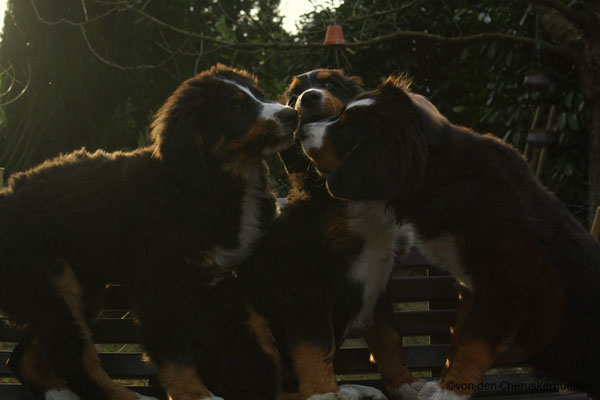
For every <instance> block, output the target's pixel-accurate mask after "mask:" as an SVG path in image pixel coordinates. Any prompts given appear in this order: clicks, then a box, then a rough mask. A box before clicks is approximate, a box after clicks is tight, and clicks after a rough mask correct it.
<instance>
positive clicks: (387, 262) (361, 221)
mask: <svg viewBox="0 0 600 400" xmlns="http://www.w3.org/2000/svg"><path fill="white" fill-rule="evenodd" d="M348 210H349V212H350V216H351V217H350V219H349V222H348V227H349V228H350V229H351V230H352V231H354V232H356V233H358V234H359V235H360V236H361V237H362V238H363V239H364V240H365V242H364V245H363V247H362V249H361V252H360V254H359V256H358V258H357V259H356V260H355V261H354V262H353V263H352V265H351V267H350V279H351V280H353V281H355V282H358V283H360V285H361V286H362V288H363V294H362V303H363V305H362V308H361V310H360V312H359V314H358V315H357V316H356V318H355V319H354V321H353V322H352V323H351V324H350V325H349V326H348V329H347V332H346V333H349V332H350V331H351V330H354V329H356V328H364V327H366V325H367V324H368V323H369V317H370V316H371V313H372V312H373V307H374V306H375V303H376V302H377V299H378V298H379V296H380V294H381V293H382V292H383V291H384V290H385V287H386V285H387V282H388V281H389V279H390V276H391V273H392V269H393V268H394V263H395V257H396V252H397V250H398V249H397V245H398V243H399V238H400V236H401V235H405V234H407V232H405V231H404V229H402V228H401V227H398V225H397V223H396V219H395V216H394V214H393V211H392V210H391V209H386V205H385V204H384V203H383V202H352V203H350V204H349V205H348Z"/></svg>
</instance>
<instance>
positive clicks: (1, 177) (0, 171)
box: [0, 167, 4, 189]
mask: <svg viewBox="0 0 600 400" xmlns="http://www.w3.org/2000/svg"><path fill="white" fill-rule="evenodd" d="M3 187H4V168H2V167H0V189H2V188H3Z"/></svg>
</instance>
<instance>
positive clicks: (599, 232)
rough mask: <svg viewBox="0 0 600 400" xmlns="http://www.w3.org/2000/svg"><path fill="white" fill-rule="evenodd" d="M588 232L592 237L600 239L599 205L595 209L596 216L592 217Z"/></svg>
mask: <svg viewBox="0 0 600 400" xmlns="http://www.w3.org/2000/svg"><path fill="white" fill-rule="evenodd" d="M590 232H591V234H592V236H593V237H595V238H596V239H600V207H598V208H597V209H596V216H595V217H594V223H593V224H592V230H591V231H590Z"/></svg>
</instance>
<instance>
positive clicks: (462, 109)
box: [452, 106, 467, 114]
mask: <svg viewBox="0 0 600 400" xmlns="http://www.w3.org/2000/svg"><path fill="white" fill-rule="evenodd" d="M466 109H467V107H465V106H454V107H452V111H454V112H455V113H457V114H459V113H461V112H464V111H465V110H466Z"/></svg>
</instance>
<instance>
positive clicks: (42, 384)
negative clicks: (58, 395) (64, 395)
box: [20, 340, 67, 392]
mask: <svg viewBox="0 0 600 400" xmlns="http://www.w3.org/2000/svg"><path fill="white" fill-rule="evenodd" d="M20 373H21V376H22V377H23V380H24V381H25V382H26V383H27V384H30V385H33V386H36V387H37V388H39V389H40V390H41V391H42V392H47V391H48V390H53V389H54V390H60V389H65V388H67V384H66V382H65V381H64V380H63V379H61V378H60V377H59V376H58V375H57V374H56V372H55V371H54V366H53V365H52V363H51V362H50V360H49V359H48V358H47V357H46V355H45V354H44V353H43V352H42V350H41V349H40V346H39V343H38V342H37V340H33V341H32V342H31V343H30V344H29V346H27V348H26V349H25V352H24V353H23V358H22V360H21V371H20Z"/></svg>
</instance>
